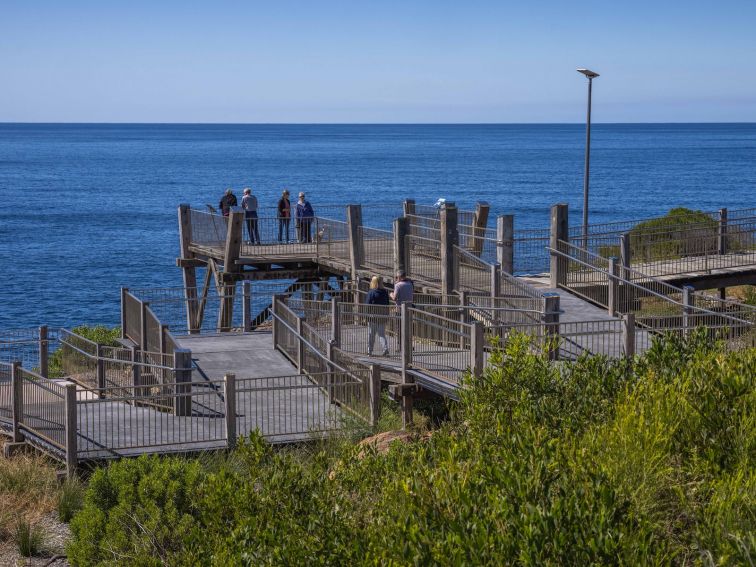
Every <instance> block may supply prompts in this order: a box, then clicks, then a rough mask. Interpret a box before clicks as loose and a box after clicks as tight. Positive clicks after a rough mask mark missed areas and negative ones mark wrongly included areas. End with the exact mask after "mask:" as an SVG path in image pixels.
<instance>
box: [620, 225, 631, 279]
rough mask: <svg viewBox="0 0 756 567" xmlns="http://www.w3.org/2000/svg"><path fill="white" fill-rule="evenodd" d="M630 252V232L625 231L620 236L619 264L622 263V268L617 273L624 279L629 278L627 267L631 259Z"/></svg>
mask: <svg viewBox="0 0 756 567" xmlns="http://www.w3.org/2000/svg"><path fill="white" fill-rule="evenodd" d="M632 254H633V253H632V250H631V249H630V233H629V232H626V233H624V234H622V235H621V236H620V264H622V270H621V271H620V273H619V274H620V276H621V277H622V278H623V279H626V280H629V279H630V277H629V276H630V274H629V272H628V269H629V268H630V263H631V262H632V259H633V257H632Z"/></svg>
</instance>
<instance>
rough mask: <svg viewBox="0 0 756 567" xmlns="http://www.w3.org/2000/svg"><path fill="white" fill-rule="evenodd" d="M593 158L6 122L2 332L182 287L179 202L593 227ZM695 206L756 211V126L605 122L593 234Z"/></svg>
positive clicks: (201, 130) (479, 144)
mask: <svg viewBox="0 0 756 567" xmlns="http://www.w3.org/2000/svg"><path fill="white" fill-rule="evenodd" d="M584 155H585V128H584V126H583V125H546V124H543V125H540V124H539V125H117V124H116V125H76V124H70V125H68V124H67V125H57V124H56V125H48V124H0V267H1V271H0V278H2V279H1V280H0V329H9V328H23V327H30V326H35V325H39V324H42V323H47V324H50V325H73V324H77V323H97V322H101V323H105V324H110V325H113V324H117V323H118V320H119V309H118V301H119V288H120V287H121V286H127V287H134V288H135V287H153V286H170V285H180V284H181V276H180V271H179V269H178V268H177V267H176V265H175V259H176V257H177V256H178V229H177V222H176V217H177V215H176V209H177V206H178V204H179V203H190V204H192V205H195V206H199V207H202V208H204V206H205V204H212V205H214V206H217V204H218V200H219V199H220V197H221V195H222V193H223V191H224V190H225V189H226V188H227V187H233V188H234V189H235V190H236V193H237V195H239V196H241V189H242V188H243V187H246V186H250V187H252V188H253V190H254V191H255V193H256V195H257V196H258V200H259V202H260V206H271V207H272V206H275V204H276V201H277V199H278V196H279V195H280V192H281V190H282V189H283V188H284V187H287V188H289V189H290V191H291V193H292V195H296V194H297V193H298V192H299V191H305V192H306V193H307V196H308V199H309V200H310V201H311V203H312V204H313V206H314V207H315V210H316V211H317V210H318V208H319V207H325V206H326V205H332V204H347V203H361V204H362V205H363V209H364V210H365V213H364V216H365V218H368V219H370V218H373V219H376V220H375V222H386V220H385V219H386V218H390V217H387V214H389V213H386V212H385V211H389V212H390V214H395V212H396V211H399V210H400V203H401V201H402V200H403V199H405V198H413V199H415V200H416V201H417V202H418V203H425V204H432V203H434V202H435V201H436V200H437V199H439V198H442V197H443V198H446V199H447V200H450V201H454V202H456V203H457V205H458V206H460V207H463V208H469V207H472V206H474V204H475V202H476V201H487V202H488V203H489V204H490V205H491V208H492V212H493V213H494V214H501V213H511V214H514V215H515V227H516V228H525V227H547V226H548V214H549V213H548V209H549V206H550V205H552V204H554V203H557V202H564V203H568V204H569V205H570V211H571V223H570V224H572V225H577V224H579V223H580V218H581V216H580V215H581V206H582V195H583V170H584ZM677 206H686V207H691V208H696V209H701V210H707V211H709V210H716V209H718V208H720V207H729V208H731V209H736V208H747V207H756V124H597V125H594V126H593V130H592V147H591V176H590V207H589V212H590V220H591V222H607V221H611V220H623V219H639V218H646V217H649V216H653V215H657V214H663V213H665V212H666V211H668V210H669V209H670V208H672V207H677ZM379 211H383V212H384V214H375V213H377V212H379ZM491 224H493V222H492V223H491Z"/></svg>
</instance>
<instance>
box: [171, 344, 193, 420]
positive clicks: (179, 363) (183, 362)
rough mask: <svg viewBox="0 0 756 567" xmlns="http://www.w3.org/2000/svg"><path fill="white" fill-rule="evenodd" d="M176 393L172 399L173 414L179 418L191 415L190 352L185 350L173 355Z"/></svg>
mask: <svg viewBox="0 0 756 567" xmlns="http://www.w3.org/2000/svg"><path fill="white" fill-rule="evenodd" d="M173 367H174V369H175V370H174V372H175V382H176V386H175V388H176V392H175V396H174V398H173V413H174V414H175V415H180V416H190V415H192V396H191V393H192V385H191V382H192V351H190V350H189V349H185V348H180V349H176V350H175V351H174V353H173Z"/></svg>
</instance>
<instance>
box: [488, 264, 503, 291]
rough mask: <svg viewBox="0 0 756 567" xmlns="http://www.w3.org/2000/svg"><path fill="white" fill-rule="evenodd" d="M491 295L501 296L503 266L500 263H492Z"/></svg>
mask: <svg viewBox="0 0 756 567" xmlns="http://www.w3.org/2000/svg"><path fill="white" fill-rule="evenodd" d="M490 269H491V297H499V296H501V277H500V276H501V266H500V265H499V263H498V262H497V263H495V264H492V265H491V268H490Z"/></svg>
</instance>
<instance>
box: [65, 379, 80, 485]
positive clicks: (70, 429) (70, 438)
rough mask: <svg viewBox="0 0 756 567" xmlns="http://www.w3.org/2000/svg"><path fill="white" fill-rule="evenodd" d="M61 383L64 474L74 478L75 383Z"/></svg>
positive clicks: (75, 453) (75, 455)
mask: <svg viewBox="0 0 756 567" xmlns="http://www.w3.org/2000/svg"><path fill="white" fill-rule="evenodd" d="M61 385H62V386H65V400H64V407H65V411H66V423H65V436H66V474H67V475H68V478H74V477H75V476H76V466H77V464H78V463H77V461H78V446H77V442H76V425H77V423H76V422H77V419H76V384H74V383H73V382H64V383H63V384H61Z"/></svg>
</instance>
